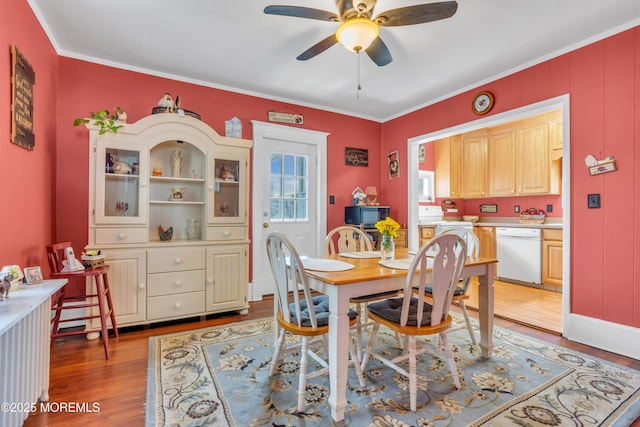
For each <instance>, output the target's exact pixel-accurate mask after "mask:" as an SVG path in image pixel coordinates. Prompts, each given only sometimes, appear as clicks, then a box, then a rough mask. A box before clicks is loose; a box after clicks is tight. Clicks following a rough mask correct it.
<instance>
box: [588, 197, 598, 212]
mask: <svg viewBox="0 0 640 427" xmlns="http://www.w3.org/2000/svg"><path fill="white" fill-rule="evenodd" d="M587 208H589V209H599V208H600V194H588V195H587Z"/></svg>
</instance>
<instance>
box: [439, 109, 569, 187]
mask: <svg viewBox="0 0 640 427" xmlns="http://www.w3.org/2000/svg"><path fill="white" fill-rule="evenodd" d="M435 148H436V150H435V157H436V163H435V165H436V171H435V174H436V197H458V198H469V199H472V198H483V197H513V196H531V195H542V194H560V189H561V187H562V185H561V182H562V175H561V169H562V112H561V111H560V110H557V111H553V112H549V113H544V114H540V115H537V116H534V117H531V118H526V119H523V120H520V121H516V122H511V123H507V124H504V125H500V126H495V127H491V128H486V129H480V130H477V131H473V132H468V133H464V134H461V135H455V136H452V137H449V138H443V139H441V140H438V141H436V147H435Z"/></svg>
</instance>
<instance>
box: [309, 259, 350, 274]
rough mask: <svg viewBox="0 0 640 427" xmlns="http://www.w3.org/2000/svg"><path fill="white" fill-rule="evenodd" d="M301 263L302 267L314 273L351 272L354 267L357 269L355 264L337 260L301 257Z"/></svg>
mask: <svg viewBox="0 0 640 427" xmlns="http://www.w3.org/2000/svg"><path fill="white" fill-rule="evenodd" d="M300 261H302V265H303V266H304V268H305V269H307V270H313V271H345V270H351V269H352V268H353V267H355V266H354V265H353V264H349V263H348V262H343V261H338V260H336V259H326V258H312V257H308V256H301V257H300Z"/></svg>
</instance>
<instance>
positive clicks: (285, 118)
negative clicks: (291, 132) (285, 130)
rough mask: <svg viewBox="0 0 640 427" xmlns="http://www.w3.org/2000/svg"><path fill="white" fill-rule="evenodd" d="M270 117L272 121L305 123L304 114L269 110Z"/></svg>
mask: <svg viewBox="0 0 640 427" xmlns="http://www.w3.org/2000/svg"><path fill="white" fill-rule="evenodd" d="M268 117H269V121H270V122H276V123H291V124H294V125H301V124H304V117H303V116H302V114H291V113H278V112H277V111H269V112H268Z"/></svg>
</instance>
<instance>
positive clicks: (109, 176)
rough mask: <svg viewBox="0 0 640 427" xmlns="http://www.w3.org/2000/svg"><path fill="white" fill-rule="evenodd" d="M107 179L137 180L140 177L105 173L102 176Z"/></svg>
mask: <svg viewBox="0 0 640 427" xmlns="http://www.w3.org/2000/svg"><path fill="white" fill-rule="evenodd" d="M104 176H105V177H106V178H107V179H138V178H139V177H140V175H128V174H125V173H111V172H107V173H105V174H104Z"/></svg>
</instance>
